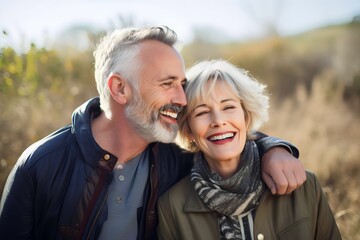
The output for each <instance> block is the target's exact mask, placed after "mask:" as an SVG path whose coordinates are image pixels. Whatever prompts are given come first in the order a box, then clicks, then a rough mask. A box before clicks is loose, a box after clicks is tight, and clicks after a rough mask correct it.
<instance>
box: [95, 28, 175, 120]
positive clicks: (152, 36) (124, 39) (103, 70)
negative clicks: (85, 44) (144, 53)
mask: <svg viewBox="0 0 360 240" xmlns="http://www.w3.org/2000/svg"><path fill="white" fill-rule="evenodd" d="M146 40H156V41H160V42H162V43H165V44H167V45H169V46H174V44H175V43H176V41H177V35H176V33H175V31H173V30H172V29H170V28H168V27H166V26H154V27H143V28H124V29H119V30H115V31H113V32H112V33H109V34H107V35H106V36H105V37H103V38H102V39H101V41H100V42H99V44H98V45H97V47H96V49H95V51H94V58H95V80H96V87H97V90H98V93H99V95H100V107H101V108H102V110H103V111H104V112H105V114H106V113H109V111H110V105H109V104H110V91H109V88H108V85H107V80H108V78H109V76H110V75H111V74H112V73H117V74H119V75H121V76H123V77H125V78H126V79H127V80H129V82H130V83H131V84H132V87H135V82H133V81H134V79H137V78H138V74H139V69H140V67H141V66H140V61H138V59H137V56H138V53H139V44H140V43H142V42H143V41H146Z"/></svg>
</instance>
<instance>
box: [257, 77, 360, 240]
mask: <svg viewBox="0 0 360 240" xmlns="http://www.w3.org/2000/svg"><path fill="white" fill-rule="evenodd" d="M328 77H329V75H328V74H326V73H325V74H324V76H322V77H319V78H317V79H315V80H314V82H313V86H312V91H311V93H309V94H307V91H306V90H305V88H304V87H302V86H299V87H298V88H297V89H296V94H295V96H294V98H288V99H286V100H284V101H283V102H277V103H274V102H273V103H272V105H271V109H270V120H269V122H268V123H267V124H266V125H265V127H264V128H263V131H264V132H266V133H268V134H270V135H273V136H278V137H281V138H283V139H286V140H289V141H290V142H292V143H294V144H295V145H296V146H297V147H298V148H299V150H300V159H301V161H302V163H303V164H304V166H305V168H306V169H308V170H310V171H313V172H315V173H316V174H317V176H318V177H319V179H320V182H321V183H322V186H323V188H324V191H325V193H326V196H327V198H328V201H329V204H330V206H331V208H332V210H333V212H334V215H335V218H336V221H337V223H338V225H339V228H340V231H341V233H342V236H343V239H348V240H350V239H354V240H355V239H360V230H359V226H360V188H359V184H360V162H359V156H360V147H359V143H360V141H359V140H360V118H359V114H358V113H357V111H354V109H352V108H351V107H349V105H348V104H346V103H345V102H344V101H342V100H341V87H338V88H337V89H335V90H337V91H338V92H337V93H332V95H331V97H330V96H329V95H327V94H326V93H327V88H328V87H329V86H328V84H327V82H326V81H328Z"/></svg>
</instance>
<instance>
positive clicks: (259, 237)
mask: <svg viewBox="0 0 360 240" xmlns="http://www.w3.org/2000/svg"><path fill="white" fill-rule="evenodd" d="M257 239H258V240H264V239H265V236H264V234H262V233H259V234H258V235H257Z"/></svg>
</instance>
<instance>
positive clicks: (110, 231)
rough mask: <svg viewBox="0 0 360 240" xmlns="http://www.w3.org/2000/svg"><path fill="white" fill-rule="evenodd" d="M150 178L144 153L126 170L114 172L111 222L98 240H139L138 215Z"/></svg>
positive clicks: (109, 220)
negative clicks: (137, 238) (137, 239)
mask: <svg viewBox="0 0 360 240" xmlns="http://www.w3.org/2000/svg"><path fill="white" fill-rule="evenodd" d="M148 175H149V155H148V150H145V151H144V152H142V153H141V154H139V155H138V156H136V157H135V158H133V159H132V160H130V161H129V162H127V163H126V164H125V165H124V166H123V168H122V169H121V168H120V169H114V170H113V176H114V178H113V181H112V183H111V184H110V186H109V194H108V199H107V204H108V218H107V220H106V221H105V223H104V224H103V227H102V230H101V233H100V236H99V240H112V239H124V240H125V239H126V240H131V239H136V237H137V233H138V222H137V211H138V208H141V207H142V206H143V201H144V190H145V185H146V182H147V180H148Z"/></svg>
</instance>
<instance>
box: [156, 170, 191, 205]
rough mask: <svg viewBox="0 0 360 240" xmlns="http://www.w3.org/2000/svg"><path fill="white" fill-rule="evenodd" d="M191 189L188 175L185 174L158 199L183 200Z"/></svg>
mask: <svg viewBox="0 0 360 240" xmlns="http://www.w3.org/2000/svg"><path fill="white" fill-rule="evenodd" d="M191 191H193V187H192V183H191V180H190V175H187V176H186V177H184V178H182V179H181V180H180V181H179V182H177V183H176V184H175V185H174V186H172V187H171V188H170V189H169V190H167V191H166V192H165V193H164V194H163V195H161V196H160V200H159V201H160V202H162V201H170V202H184V201H186V199H187V197H188V196H189V194H190V193H191Z"/></svg>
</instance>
